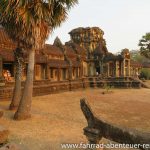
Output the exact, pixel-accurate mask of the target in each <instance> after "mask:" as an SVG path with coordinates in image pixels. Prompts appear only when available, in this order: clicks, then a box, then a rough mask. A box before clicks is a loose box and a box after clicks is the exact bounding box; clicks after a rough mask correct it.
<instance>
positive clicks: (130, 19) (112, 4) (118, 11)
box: [47, 0, 150, 53]
mask: <svg viewBox="0 0 150 150" xmlns="http://www.w3.org/2000/svg"><path fill="white" fill-rule="evenodd" d="M149 15H150V0H79V3H78V4H77V5H76V6H75V7H74V8H72V9H71V10H70V11H69V13H68V19H67V20H66V21H65V22H64V23H63V24H62V25H61V26H60V27H58V28H57V29H55V30H54V32H53V33H52V34H51V35H50V36H49V39H48V40H47V43H50V44H52V43H53V41H54V39H55V38H56V37H57V36H58V37H59V38H60V39H61V41H62V42H63V43H65V42H67V41H69V40H70V36H69V34H68V33H69V32H70V31H71V30H72V29H74V28H78V27H93V26H97V27H100V28H101V29H102V30H103V31H104V38H105V40H106V43H107V48H108V50H109V51H110V52H113V53H116V52H119V51H121V50H122V49H124V48H128V49H130V50H136V49H138V48H139V47H138V42H139V40H140V39H141V37H142V36H143V35H144V34H145V33H147V32H150V18H149Z"/></svg>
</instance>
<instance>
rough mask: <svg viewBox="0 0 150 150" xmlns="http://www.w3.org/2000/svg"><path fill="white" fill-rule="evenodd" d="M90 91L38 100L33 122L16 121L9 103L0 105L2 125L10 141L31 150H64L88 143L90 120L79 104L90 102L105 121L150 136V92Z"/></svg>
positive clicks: (33, 106)
mask: <svg viewBox="0 0 150 150" xmlns="http://www.w3.org/2000/svg"><path fill="white" fill-rule="evenodd" d="M102 91H103V89H86V90H80V91H72V92H64V93H60V94H52V95H47V96H40V97H34V98H33V103H32V118H31V119H29V120H25V121H14V120H13V119H12V118H13V115H14V112H12V111H8V105H9V102H6V101H5V102H0V108H1V109H2V110H3V111H4V116H3V117H2V118H1V119H0V124H1V125H3V126H5V127H7V128H8V129H9V130H10V137H9V141H10V142H14V143H18V144H20V145H24V146H25V147H28V148H29V149H30V150H61V144H62V143H80V142H87V140H86V138H85V136H84V135H83V128H84V127H86V125H87V123H86V120H85V118H84V116H83V114H82V112H81V110H80V105H79V101H80V99H81V98H86V99H87V100H88V102H89V104H90V105H91V107H92V108H93V110H94V112H95V113H96V114H97V115H98V116H100V117H101V118H102V119H104V120H106V121H108V122H111V123H114V124H117V125H122V126H124V127H130V128H136V129H138V130H141V131H145V132H150V89H130V90H129V89H122V90H118V89H114V90H113V93H111V94H105V95H103V94H101V93H102Z"/></svg>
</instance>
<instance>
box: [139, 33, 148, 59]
mask: <svg viewBox="0 0 150 150" xmlns="http://www.w3.org/2000/svg"><path fill="white" fill-rule="evenodd" d="M139 46H140V51H141V54H142V55H143V56H145V57H146V58H149V59H150V32H149V33H146V34H145V35H144V36H143V37H142V39H141V40H140V42H139Z"/></svg>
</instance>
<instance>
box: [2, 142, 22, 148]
mask: <svg viewBox="0 0 150 150" xmlns="http://www.w3.org/2000/svg"><path fill="white" fill-rule="evenodd" d="M0 150H23V149H21V148H20V146H18V145H16V144H13V143H10V144H6V145H5V146H3V147H1V148H0Z"/></svg>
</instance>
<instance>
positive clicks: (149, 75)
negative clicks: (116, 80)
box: [140, 68, 150, 80]
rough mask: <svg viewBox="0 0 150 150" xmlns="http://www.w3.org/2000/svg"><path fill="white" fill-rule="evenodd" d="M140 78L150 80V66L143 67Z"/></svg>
mask: <svg viewBox="0 0 150 150" xmlns="http://www.w3.org/2000/svg"><path fill="white" fill-rule="evenodd" d="M140 78H144V79H146V80H150V69H149V68H143V69H142V70H141V74H140Z"/></svg>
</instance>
